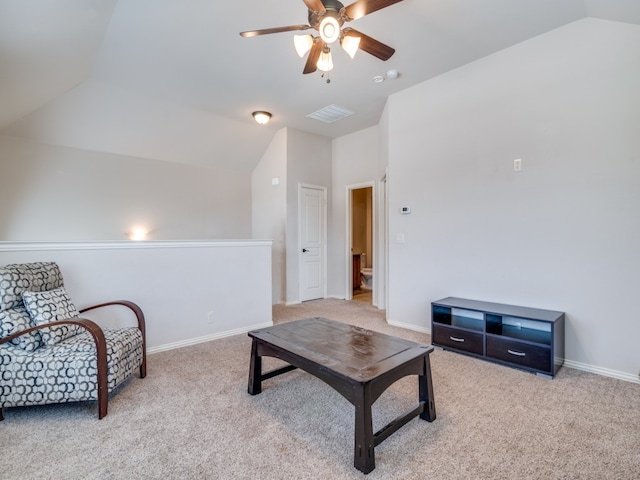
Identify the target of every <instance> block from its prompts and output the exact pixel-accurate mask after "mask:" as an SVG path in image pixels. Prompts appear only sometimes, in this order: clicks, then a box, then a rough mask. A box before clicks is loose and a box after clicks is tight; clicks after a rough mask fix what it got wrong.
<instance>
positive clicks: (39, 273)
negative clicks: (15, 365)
mask: <svg viewBox="0 0 640 480" xmlns="http://www.w3.org/2000/svg"><path fill="white" fill-rule="evenodd" d="M62 286H63V280H62V273H60V269H59V268H58V265H57V264H56V263H54V262H34V263H22V264H12V265H5V266H3V267H0V338H1V337H5V336H8V335H11V334H13V333H17V332H19V331H21V330H24V329H26V328H29V327H32V326H33V324H31V318H30V317H29V313H28V312H27V310H26V308H25V306H24V304H23V301H22V294H23V293H24V292H26V291H32V292H39V291H43V290H53V289H54V288H58V287H62ZM10 343H11V344H12V345H17V346H19V347H21V348H22V349H23V350H25V351H27V352H33V351H34V350H36V349H37V348H39V347H40V346H41V345H42V339H41V336H40V332H39V331H35V332H30V333H27V334H24V335H22V336H20V337H18V338H15V339H13V340H11V342H10Z"/></svg>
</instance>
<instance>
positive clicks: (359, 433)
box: [353, 386, 376, 473]
mask: <svg viewBox="0 0 640 480" xmlns="http://www.w3.org/2000/svg"><path fill="white" fill-rule="evenodd" d="M356 388H358V387H356ZM355 400H356V401H355V404H354V405H355V407H356V422H355V451H354V454H353V466H354V467H356V468H357V469H358V470H360V471H361V472H363V473H369V472H371V471H372V470H373V469H374V468H376V459H375V453H374V444H373V417H372V416H371V395H370V392H369V388H368V387H367V386H360V387H359V391H358V392H356V398H355Z"/></svg>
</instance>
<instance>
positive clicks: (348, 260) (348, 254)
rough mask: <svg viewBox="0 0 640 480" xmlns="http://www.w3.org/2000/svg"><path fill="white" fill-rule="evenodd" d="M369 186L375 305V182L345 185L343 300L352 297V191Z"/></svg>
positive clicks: (373, 299) (376, 249) (376, 259)
mask: <svg viewBox="0 0 640 480" xmlns="http://www.w3.org/2000/svg"><path fill="white" fill-rule="evenodd" d="M369 187H371V208H372V212H371V218H372V222H371V249H372V250H373V258H372V259H371V268H373V271H374V275H373V290H372V292H371V293H372V304H373V305H374V306H375V305H377V303H378V302H377V299H376V292H377V280H376V274H375V271H376V265H377V263H378V234H377V229H378V218H377V217H378V206H377V203H378V202H377V199H378V196H377V188H376V182H374V181H371V182H363V183H355V184H352V185H347V186H346V202H345V204H346V215H345V217H346V228H345V230H346V232H345V233H346V245H345V256H344V261H345V265H346V267H347V268H345V273H346V275H345V281H346V283H345V295H344V298H345V300H352V299H353V250H352V245H351V244H352V242H353V235H352V231H353V205H352V203H353V202H352V198H351V197H352V195H351V194H352V191H353V190H359V189H361V188H369Z"/></svg>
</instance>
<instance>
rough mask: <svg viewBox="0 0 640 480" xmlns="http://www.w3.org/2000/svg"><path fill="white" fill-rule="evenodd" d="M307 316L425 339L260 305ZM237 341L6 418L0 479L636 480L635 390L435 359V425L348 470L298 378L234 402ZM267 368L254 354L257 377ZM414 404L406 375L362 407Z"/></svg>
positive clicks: (346, 432)
mask: <svg viewBox="0 0 640 480" xmlns="http://www.w3.org/2000/svg"><path fill="white" fill-rule="evenodd" d="M314 316H322V317H327V318H332V319H334V320H339V321H343V322H345V323H350V324H353V325H358V326H361V327H364V328H368V329H371V330H376V331H380V332H383V333H387V334H391V335H395V336H399V337H403V338H407V339H410V340H414V341H418V342H422V343H430V339H429V336H428V335H426V334H421V333H416V332H412V331H408V330H404V329H401V328H396V327H391V326H389V325H387V324H386V322H385V321H384V314H383V312H381V311H379V310H377V309H376V308H374V307H372V306H371V305H368V304H366V303H363V302H357V301H351V302H346V301H341V300H333V299H327V300H318V301H312V302H305V303H303V304H301V305H294V306H288V307H285V306H274V311H273V319H274V323H281V322H286V321H290V320H294V319H298V318H307V317H314ZM250 347H251V341H250V339H249V337H248V336H247V335H236V336H233V337H227V338H223V339H219V340H215V341H211V342H207V343H202V344H199V345H194V346H190V347H185V348H181V349H176V350H171V351H166V352H160V353H156V354H153V355H150V356H149V358H148V375H147V378H145V379H139V378H137V377H136V376H134V377H132V378H131V379H130V380H128V381H127V382H126V383H125V384H124V385H123V386H121V387H120V388H119V389H118V390H117V391H116V392H114V393H113V394H112V395H111V398H110V401H109V414H108V416H107V417H105V418H104V419H103V420H98V419H97V413H96V404H95V402H83V403H71V404H59V405H48V406H42V407H27V408H9V409H6V410H5V420H4V421H3V422H1V423H0V452H1V454H2V458H3V462H2V467H1V468H0V478H2V479H7V480H8V479H12V480H21V479H30V480H33V479H66V480H68V479H258V478H260V479H336V480H338V479H362V478H369V479H372V480H377V479H512V478H519V479H539V478H540V479H542V478H544V479H616V480H618V479H620V480H627V479H628V480H631V479H637V478H640V385H638V384H633V383H629V382H624V381H620V380H616V379H612V378H607V377H603V376H598V375H594V374H590V373H586V372H582V371H578V370H574V369H570V368H566V367H563V368H561V369H560V371H559V373H558V375H557V376H556V377H555V378H554V379H553V380H548V379H543V378H538V377H536V376H534V375H532V374H530V373H526V372H522V371H519V370H515V369H511V368H507V367H503V366H500V365H496V364H492V363H489V362H484V361H481V360H478V359H473V358H470V357H466V356H463V355H458V354H454V353H451V352H446V351H443V350H436V351H435V352H433V354H432V355H431V363H432V372H433V385H434V391H435V404H436V412H437V419H436V420H435V421H434V422H433V423H429V422H426V421H423V420H420V419H418V418H416V419H414V420H412V421H410V422H409V423H408V424H407V425H405V426H404V427H402V428H401V429H400V430H398V431H397V432H396V433H395V434H393V435H392V436H391V437H389V438H388V439H387V440H385V441H384V442H383V443H382V444H380V445H379V446H378V447H376V449H375V453H376V468H375V470H374V471H373V472H371V473H370V474H369V475H366V476H365V475H363V474H362V473H360V472H359V471H358V470H356V469H355V468H354V467H353V433H354V432H353V429H354V409H353V407H352V405H351V404H350V403H349V402H347V401H346V400H345V399H344V398H343V397H342V396H340V395H339V394H338V393H337V392H335V391H334V390H332V389H331V388H330V387H329V386H327V385H326V384H324V383H323V382H322V381H320V380H318V379H316V378H314V377H313V376H311V375H309V374H307V373H305V372H303V371H299V370H295V371H293V372H290V373H287V374H285V375H280V376H278V377H275V378H273V379H270V380H267V381H265V382H264V384H263V392H262V393H261V394H260V395H256V396H250V395H248V394H247V376H248V370H249V353H250ZM276 365H278V361H277V360H275V359H270V358H265V359H264V366H265V369H267V368H272V367H274V366H276ZM416 402H417V381H416V377H415V376H410V377H405V378H403V379H402V380H400V381H398V382H397V383H395V384H394V385H393V386H392V387H391V388H389V389H388V390H387V391H386V392H385V393H384V394H383V395H382V396H381V397H380V398H379V399H378V401H377V402H376V403H375V404H374V410H373V416H374V429H376V430H377V429H378V428H380V427H382V426H383V425H385V424H386V423H388V422H389V421H390V420H391V419H393V418H395V417H396V416H397V415H398V414H400V413H402V412H404V411H406V410H407V409H408V408H410V407H412V406H414V405H415V403H416Z"/></svg>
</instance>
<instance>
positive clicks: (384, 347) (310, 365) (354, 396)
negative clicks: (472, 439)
mask: <svg viewBox="0 0 640 480" xmlns="http://www.w3.org/2000/svg"><path fill="white" fill-rule="evenodd" d="M249 336H250V337H251V338H252V339H253V343H252V345H251V364H250V369H249V393H250V394H251V395H257V394H258V393H260V392H261V391H262V381H263V380H267V379H269V378H272V377H275V376H276V375H280V374H282V373H285V372H290V371H291V370H294V369H296V368H301V369H302V370H305V371H306V372H308V373H310V374H312V375H314V376H316V377H318V378H319V379H321V380H322V381H324V382H325V383H327V384H328V385H330V386H331V387H333V388H334V389H335V390H337V391H338V393H340V394H341V395H342V396H343V397H344V398H346V399H347V400H348V401H349V402H351V403H352V404H353V405H354V406H355V408H356V415H355V449H354V466H355V467H356V468H357V469H358V470H360V471H362V472H364V473H369V472H371V471H372V470H373V469H374V468H375V454H374V448H375V447H376V446H377V445H379V444H380V443H382V441H383V440H385V439H386V438H388V437H389V436H390V435H391V434H392V433H394V432H395V431H396V430H398V429H399V428H400V427H402V426H403V425H404V424H406V423H407V422H408V421H409V420H411V419H413V418H414V417H416V416H418V415H419V416H420V418H422V419H423V420H427V421H428V422H432V421H433V420H435V418H436V408H435V404H434V400H433V383H432V381H431V364H430V362H429V354H430V353H431V352H432V351H433V347H432V346H429V345H422V344H419V343H415V342H411V341H409V340H404V339H402V338H397V337H392V336H389V335H384V334H382V333H378V332H372V331H369V330H365V329H363V328H359V327H354V326H351V325H347V324H345V323H340V322H336V321H333V320H329V319H326V318H307V319H304V320H296V321H294V322H289V323H283V324H280V325H275V326H273V327H268V328H263V329H260V330H254V331H252V332H249ZM264 356H266V357H276V358H279V359H281V360H284V361H285V362H287V363H288V364H289V365H286V366H284V367H281V368H278V369H275V370H272V371H270V372H266V373H262V357H264ZM407 375H418V404H417V405H416V406H415V407H414V408H412V409H411V410H409V411H408V412H406V413H404V414H403V415H400V416H399V417H398V418H396V419H395V420H393V421H392V422H390V423H389V424H388V425H386V426H385V427H383V428H382V429H380V430H379V431H378V432H375V433H374V432H373V421H372V415H371V405H373V403H374V402H375V401H376V400H377V399H378V398H379V397H380V395H382V393H383V392H384V391H385V390H386V389H387V388H388V387H389V386H390V385H392V384H393V383H394V382H396V381H397V380H399V379H401V378H402V377H405V376H407Z"/></svg>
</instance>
